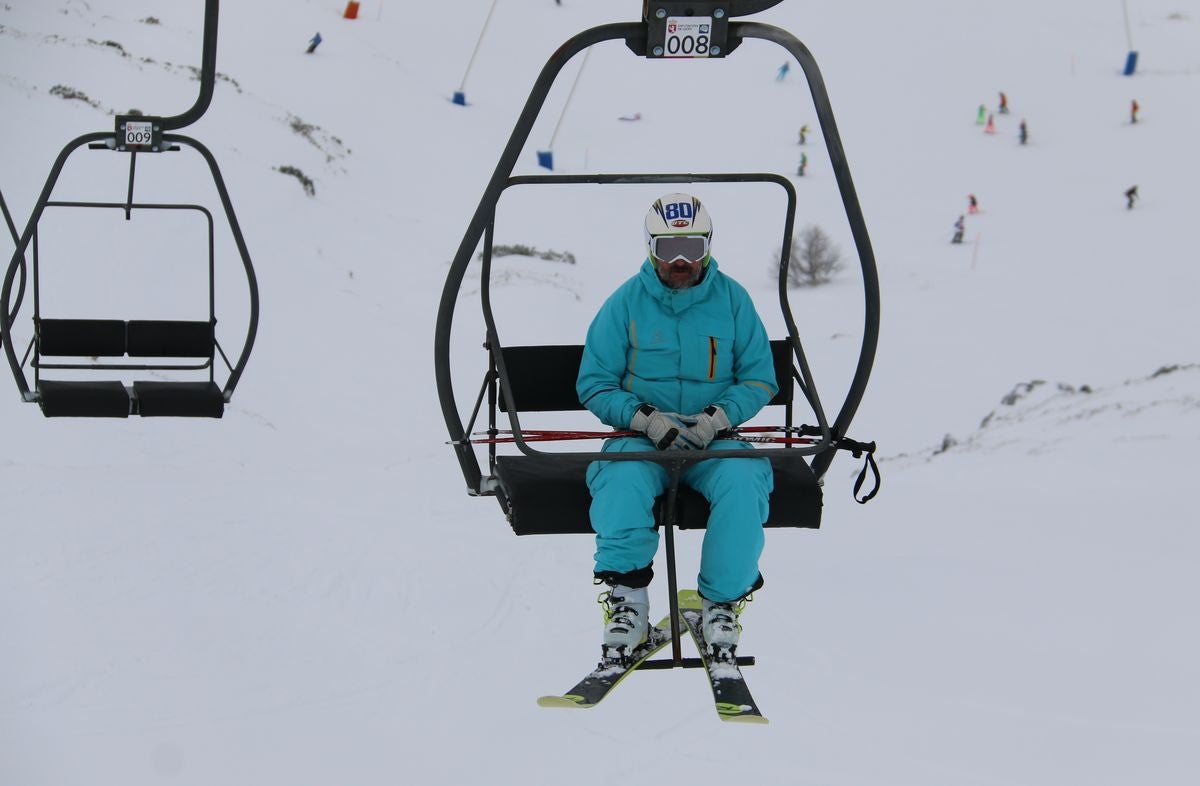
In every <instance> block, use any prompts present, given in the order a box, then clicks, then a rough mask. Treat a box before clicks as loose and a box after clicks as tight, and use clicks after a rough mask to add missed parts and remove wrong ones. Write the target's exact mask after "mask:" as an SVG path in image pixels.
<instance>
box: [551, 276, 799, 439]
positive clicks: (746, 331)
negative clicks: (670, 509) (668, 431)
mask: <svg viewBox="0 0 1200 786" xmlns="http://www.w3.org/2000/svg"><path fill="white" fill-rule="evenodd" d="M575 389H576V392H577V393H578V394H579V401H580V402H581V403H582V404H583V405H584V406H585V407H587V408H588V409H589V410H591V411H592V412H593V413H594V414H595V415H596V417H598V418H600V420H601V421H603V422H604V423H606V424H608V425H610V426H612V427H613V428H618V429H624V428H629V421H630V420H631V419H632V418H633V415H634V412H635V411H636V410H637V408H638V407H639V406H641V404H642V403H643V402H646V403H649V404H652V405H653V406H655V407H657V408H659V409H661V410H663V411H665V412H678V413H680V414H682V415H692V414H696V413H698V412H700V411H702V410H703V409H704V408H705V407H707V406H709V405H710V404H715V405H717V406H718V407H720V408H721V409H723V410H725V414H726V416H727V417H728V418H729V421H730V422H731V423H732V424H733V425H735V426H737V425H739V424H741V423H745V422H746V421H747V420H749V419H750V418H752V417H754V415H755V414H756V413H757V412H758V411H759V410H760V409H762V408H763V406H764V405H765V404H766V403H767V402H768V401H770V400H771V398H772V397H773V396H774V395H775V392H776V385H775V366H774V363H773V361H772V359H771V344H770V340H769V339H768V338H767V331H766V328H764V327H763V324H762V320H761V319H760V318H759V316H758V312H757V311H755V309H754V302H753V301H752V300H751V299H750V295H749V294H748V293H747V292H746V290H745V289H744V288H743V287H742V285H741V284H739V283H737V282H736V281H734V280H733V279H731V278H729V277H728V276H726V275H724V274H722V273H721V272H720V270H719V269H718V266H717V261H716V260H715V259H710V260H709V263H708V267H707V269H706V272H705V274H704V278H703V279H701V281H700V283H698V284H696V285H695V286H693V287H689V288H688V289H679V290H675V289H671V288H670V287H668V286H666V285H665V284H663V283H662V281H660V280H659V278H658V274H657V273H656V272H655V270H654V265H653V264H652V263H651V262H650V260H649V259H646V261H645V262H643V263H642V268H641V270H640V271H639V272H638V274H637V275H635V276H633V277H632V278H630V279H629V280H628V281H626V282H625V283H624V284H622V285H621V286H620V287H619V288H618V289H617V290H616V292H614V293H613V294H612V295H611V296H610V297H609V298H608V300H607V301H605V303H604V305H603V306H601V307H600V311H599V312H598V313H597V314H596V318H595V319H594V320H593V321H592V324H591V327H589V328H588V332H587V341H586V343H585V344H584V348H583V361H582V363H581V364H580V367H579V377H578V379H577V381H576V386H575Z"/></svg>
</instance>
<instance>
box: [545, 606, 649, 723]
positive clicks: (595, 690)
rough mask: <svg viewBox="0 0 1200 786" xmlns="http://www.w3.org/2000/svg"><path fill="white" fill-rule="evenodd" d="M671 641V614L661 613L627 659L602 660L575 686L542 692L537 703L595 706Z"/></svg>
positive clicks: (578, 706) (563, 705)
mask: <svg viewBox="0 0 1200 786" xmlns="http://www.w3.org/2000/svg"><path fill="white" fill-rule="evenodd" d="M670 643H671V618H670V617H663V619H662V621H661V622H659V623H658V624H657V625H655V626H654V627H653V628H651V629H650V636H649V638H648V639H647V640H646V641H645V642H643V643H642V644H641V646H639V647H638V648H637V649H635V650H634V651H633V655H631V656H630V658H629V660H628V662H621V661H609V660H602V661H601V662H600V663H599V664H598V665H597V666H596V668H595V669H593V670H592V672H591V673H590V674H588V675H587V676H586V677H584V678H583V679H582V680H580V681H579V682H578V683H577V684H576V685H575V687H573V688H571V689H570V690H569V691H567V692H566V693H564V694H562V695H561V696H541V697H540V698H538V700H537V703H538V706H539V707H574V708H579V709H587V708H588V707H595V706H596V705H597V704H599V703H600V701H601V700H602V699H603V698H604V697H605V696H607V695H608V694H609V693H610V692H612V689H613V688H615V687H617V684H618V683H620V682H621V680H623V679H625V678H626V677H627V676H629V674H630V672H632V671H633V670H634V669H636V668H637V667H638V666H641V665H642V664H643V663H644V662H645V661H646V659H647V658H649V657H650V656H651V655H653V654H654V653H656V652H658V651H659V650H661V649H662V648H663V647H665V646H666V645H667V644H670Z"/></svg>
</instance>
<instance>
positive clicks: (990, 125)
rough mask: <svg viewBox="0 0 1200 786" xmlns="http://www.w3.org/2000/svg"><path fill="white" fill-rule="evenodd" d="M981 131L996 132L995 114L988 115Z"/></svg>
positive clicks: (986, 132)
mask: <svg viewBox="0 0 1200 786" xmlns="http://www.w3.org/2000/svg"><path fill="white" fill-rule="evenodd" d="M983 133H985V134H994V133H996V116H995V115H988V119H987V125H986V126H984V127H983Z"/></svg>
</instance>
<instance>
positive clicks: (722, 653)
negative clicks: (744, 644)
mask: <svg viewBox="0 0 1200 786" xmlns="http://www.w3.org/2000/svg"><path fill="white" fill-rule="evenodd" d="M702 601H703V605H702V611H701V618H700V630H701V632H702V633H703V634H704V644H705V646H706V647H707V648H708V657H709V660H713V661H717V662H724V663H732V662H733V661H735V660H736V659H737V656H736V655H735V654H734V653H735V652H736V651H737V644H738V637H739V636H740V635H741V632H742V626H741V623H739V622H738V615H739V614H741V612H742V609H743V608H744V607H745V605H746V599H742V600H735V601H729V602H715V601H711V600H709V599H708V598H702Z"/></svg>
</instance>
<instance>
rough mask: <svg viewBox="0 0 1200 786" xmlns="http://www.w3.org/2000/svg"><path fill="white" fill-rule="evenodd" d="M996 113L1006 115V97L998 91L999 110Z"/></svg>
mask: <svg viewBox="0 0 1200 786" xmlns="http://www.w3.org/2000/svg"><path fill="white" fill-rule="evenodd" d="M998 111H999V112H1000V114H1002V115H1007V114H1008V96H1006V95H1005V94H1004V91H1003V90H1002V91H1000V108H999V110H998Z"/></svg>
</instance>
